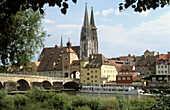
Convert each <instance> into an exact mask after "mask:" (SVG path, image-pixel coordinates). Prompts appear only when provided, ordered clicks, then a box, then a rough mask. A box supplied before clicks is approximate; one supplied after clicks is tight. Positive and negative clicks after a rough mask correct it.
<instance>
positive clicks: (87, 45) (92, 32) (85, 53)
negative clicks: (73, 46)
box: [80, 4, 98, 60]
mask: <svg viewBox="0 0 170 110" xmlns="http://www.w3.org/2000/svg"><path fill="white" fill-rule="evenodd" d="M92 54H98V39H97V28H96V26H95V22H94V15H93V8H91V19H90V23H89V19H88V12H87V4H86V6H85V14H84V23H83V26H82V29H81V34H80V60H83V58H85V57H89V56H90V55H92Z"/></svg>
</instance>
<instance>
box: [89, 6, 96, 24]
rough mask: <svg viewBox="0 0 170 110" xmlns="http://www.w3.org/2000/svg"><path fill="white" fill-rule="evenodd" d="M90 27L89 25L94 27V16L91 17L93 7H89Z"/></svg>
mask: <svg viewBox="0 0 170 110" xmlns="http://www.w3.org/2000/svg"><path fill="white" fill-rule="evenodd" d="M90 25H91V27H95V23H94V16H93V7H91V19H90Z"/></svg>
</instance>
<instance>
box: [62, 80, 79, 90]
mask: <svg viewBox="0 0 170 110" xmlns="http://www.w3.org/2000/svg"><path fill="white" fill-rule="evenodd" d="M63 86H64V89H76V90H78V89H79V84H78V83H76V82H74V81H71V82H67V83H65V84H64V85H63Z"/></svg>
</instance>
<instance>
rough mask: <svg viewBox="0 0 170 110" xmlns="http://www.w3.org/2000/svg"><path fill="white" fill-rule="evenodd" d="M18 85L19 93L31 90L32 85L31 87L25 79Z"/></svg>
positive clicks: (19, 81)
mask: <svg viewBox="0 0 170 110" xmlns="http://www.w3.org/2000/svg"><path fill="white" fill-rule="evenodd" d="M17 83H18V85H17V89H18V90H19V91H27V90H30V85H29V83H28V82H27V81H26V80H25V79H20V80H18V81H17Z"/></svg>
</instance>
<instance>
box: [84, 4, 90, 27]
mask: <svg viewBox="0 0 170 110" xmlns="http://www.w3.org/2000/svg"><path fill="white" fill-rule="evenodd" d="M84 26H87V27H88V26H89V19H88V12H87V3H86V6H85V14H84Z"/></svg>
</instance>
